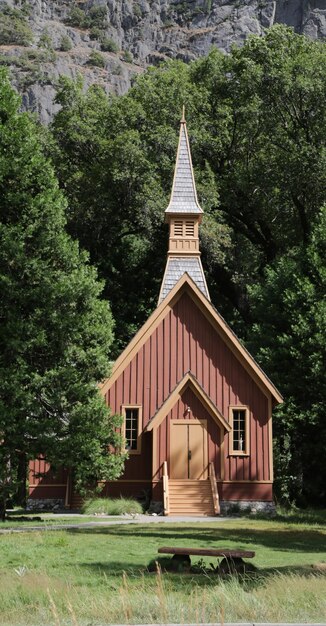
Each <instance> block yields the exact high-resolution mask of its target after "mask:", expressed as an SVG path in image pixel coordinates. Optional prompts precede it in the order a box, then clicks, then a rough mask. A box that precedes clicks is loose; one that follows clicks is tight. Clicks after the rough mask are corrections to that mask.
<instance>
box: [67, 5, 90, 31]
mask: <svg viewBox="0 0 326 626" xmlns="http://www.w3.org/2000/svg"><path fill="white" fill-rule="evenodd" d="M66 21H67V23H68V24H70V25H71V26H75V27H76V28H88V27H89V26H90V20H89V18H88V17H87V15H86V13H85V11H82V9H79V8H78V7H72V8H71V9H70V12H69V15H68V17H67V20H66Z"/></svg>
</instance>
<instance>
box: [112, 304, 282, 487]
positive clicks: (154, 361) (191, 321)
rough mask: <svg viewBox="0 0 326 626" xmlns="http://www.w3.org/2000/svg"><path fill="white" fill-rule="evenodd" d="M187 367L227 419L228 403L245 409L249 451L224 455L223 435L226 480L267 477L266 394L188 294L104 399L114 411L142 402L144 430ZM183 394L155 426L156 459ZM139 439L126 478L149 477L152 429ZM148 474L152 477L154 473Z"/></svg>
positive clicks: (195, 403) (215, 442) (195, 404)
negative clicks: (156, 428) (140, 445)
mask: <svg viewBox="0 0 326 626" xmlns="http://www.w3.org/2000/svg"><path fill="white" fill-rule="evenodd" d="M188 371H191V372H192V373H193V374H194V376H195V377H196V378H197V380H198V382H199V384H200V385H201V386H202V387H203V389H204V391H205V392H206V393H207V395H208V396H209V397H210V398H211V400H212V401H213V403H214V404H215V405H216V407H217V408H218V409H219V411H220V412H221V413H222V415H223V416H224V418H225V419H226V420H228V409H229V406H230V405H244V406H248V407H249V412H250V455H249V456H246V457H245V456H229V454H228V453H229V449H228V446H229V441H228V435H227V434H226V435H225V439H224V457H225V458H224V471H225V475H224V479H225V481H230V480H232V481H244V480H245V481H268V480H271V478H272V477H271V476H270V469H269V468H270V459H269V449H270V448H269V434H268V400H267V397H266V396H265V395H264V394H263V392H262V391H261V389H260V388H259V387H258V385H257V384H256V383H255V382H254V380H253V379H252V378H251V376H250V374H249V373H248V371H247V370H246V369H245V368H244V366H243V365H242V364H241V363H240V362H239V361H238V359H237V358H236V357H235V355H234V354H233V352H232V351H231V350H230V348H228V346H227V345H226V344H225V343H224V342H223V340H222V339H221V337H220V336H219V334H218V333H217V331H216V329H215V328H213V326H212V325H211V324H210V322H209V321H208V320H207V319H206V317H205V316H204V314H203V313H202V312H201V311H200V309H199V308H198V307H197V306H196V305H195V303H194V302H193V300H192V299H191V298H190V296H189V295H188V294H187V293H183V295H182V296H181V297H180V299H179V300H178V301H177V302H176V304H175V305H174V307H173V309H171V310H170V311H169V312H168V313H167V315H166V316H165V318H164V319H163V320H162V321H161V323H160V324H159V325H158V327H157V328H156V329H155V330H154V331H153V333H152V334H151V336H150V337H149V338H148V339H147V341H146V342H145V343H144V345H143V346H142V347H141V348H140V349H139V351H138V353H137V354H136V355H135V356H134V357H133V359H132V360H131V362H130V363H129V364H128V365H127V366H126V368H125V370H124V371H123V372H122V374H121V375H120V376H119V378H118V379H117V380H116V381H115V383H114V384H113V385H112V388H110V389H109V390H108V392H107V394H106V400H107V402H108V404H109V405H110V406H111V408H112V410H113V412H117V413H120V412H121V407H122V405H124V404H131V405H133V404H134V405H142V407H143V410H142V416H143V418H142V419H143V423H142V427H143V428H144V427H145V426H146V424H147V423H148V421H149V420H150V419H151V418H152V417H153V416H154V415H155V413H156V411H157V410H158V408H159V407H160V406H161V405H162V403H163V402H164V401H165V400H166V399H167V398H168V396H169V395H170V394H171V392H172V391H173V390H174V389H175V387H176V385H177V384H178V383H179V382H180V380H181V379H182V378H183V376H184V375H185V374H186V373H187V372H188ZM187 393H188V392H185V396H184V397H183V398H182V401H180V402H179V403H177V404H176V406H175V407H173V409H172V411H171V415H170V416H169V419H168V420H166V421H165V422H164V423H163V424H162V425H161V426H160V428H159V432H158V438H157V454H158V459H159V461H160V462H162V461H163V460H165V459H166V458H167V457H166V455H167V453H168V444H169V420H170V419H171V416H172V414H173V415H174V416H178V418H179V417H180V415H182V410H183V406H182V403H183V402H186V399H185V398H186V394H187ZM189 393H191V392H190V390H189ZM192 395H193V397H192V398H191V402H189V406H191V408H192V411H194V413H197V415H198V416H199V415H201V416H203V411H204V412H205V414H206V415H205V419H206V418H207V413H206V411H205V410H204V409H203V406H202V405H201V403H200V401H199V400H198V399H197V397H196V396H194V394H192ZM209 424H210V428H211V433H210V438H211V443H210V444H209V458H210V459H212V460H213V456H214V454H215V455H218V454H219V452H220V445H219V432H218V431H219V429H218V427H217V426H215V425H214V426H213V425H212V424H214V422H213V421H212V420H211V418H210V421H209ZM214 429H215V430H214ZM142 439H143V441H142V446H143V447H142V452H143V454H141V455H138V456H136V455H135V456H131V457H130V459H129V460H128V461H127V463H126V471H125V475H124V478H126V479H131V478H133V479H134V480H135V479H137V478H139V479H149V478H151V476H152V463H151V433H147V434H145V435H143V438H142ZM216 458H217V457H215V459H216ZM216 465H217V466H218V462H217V461H216ZM153 478H154V479H155V478H156V479H157V478H158V475H156V476H155V477H153Z"/></svg>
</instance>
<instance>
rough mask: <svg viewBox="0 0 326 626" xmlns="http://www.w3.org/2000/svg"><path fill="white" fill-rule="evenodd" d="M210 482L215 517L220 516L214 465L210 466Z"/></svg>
mask: <svg viewBox="0 0 326 626" xmlns="http://www.w3.org/2000/svg"><path fill="white" fill-rule="evenodd" d="M209 480H210V481H211V488H212V496H213V505H214V513H215V515H219V514H220V500H219V497H218V491H217V484H216V476H215V468H214V463H210V464H209Z"/></svg>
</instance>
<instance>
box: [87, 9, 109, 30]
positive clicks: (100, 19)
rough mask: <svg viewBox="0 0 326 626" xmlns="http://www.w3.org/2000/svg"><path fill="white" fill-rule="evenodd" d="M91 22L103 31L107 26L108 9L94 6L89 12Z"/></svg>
mask: <svg viewBox="0 0 326 626" xmlns="http://www.w3.org/2000/svg"><path fill="white" fill-rule="evenodd" d="M89 21H90V24H91V26H93V27H94V28H100V29H103V28H105V27H106V25H107V9H106V7H105V6H94V7H92V8H91V9H90V11H89Z"/></svg>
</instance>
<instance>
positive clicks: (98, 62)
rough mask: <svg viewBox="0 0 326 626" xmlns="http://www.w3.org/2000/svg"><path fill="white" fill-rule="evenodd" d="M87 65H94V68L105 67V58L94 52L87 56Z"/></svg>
mask: <svg viewBox="0 0 326 626" xmlns="http://www.w3.org/2000/svg"><path fill="white" fill-rule="evenodd" d="M88 65H95V66H96V67H105V58H104V57H103V56H102V54H101V53H100V52H97V51H96V50H94V51H93V52H91V54H90V55H89V59H88Z"/></svg>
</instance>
